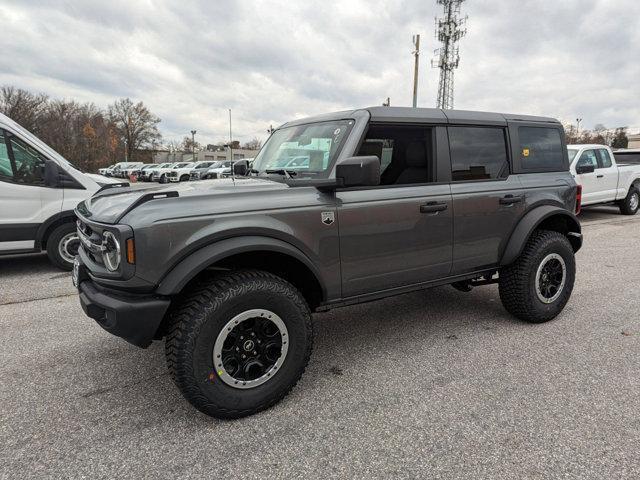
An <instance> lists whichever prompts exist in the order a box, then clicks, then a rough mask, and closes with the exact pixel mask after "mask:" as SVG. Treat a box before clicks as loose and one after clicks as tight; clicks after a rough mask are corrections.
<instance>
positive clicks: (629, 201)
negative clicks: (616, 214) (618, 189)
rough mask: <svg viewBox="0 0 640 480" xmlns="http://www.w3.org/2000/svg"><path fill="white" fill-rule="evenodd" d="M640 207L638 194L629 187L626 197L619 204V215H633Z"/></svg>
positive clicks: (634, 189) (633, 188)
mask: <svg viewBox="0 0 640 480" xmlns="http://www.w3.org/2000/svg"><path fill="white" fill-rule="evenodd" d="M638 207H640V192H638V189H637V188H635V187H631V188H630V189H629V192H628V193H627V196H626V197H625V199H624V200H622V201H621V202H620V213H622V214H623V215H635V214H636V213H638Z"/></svg>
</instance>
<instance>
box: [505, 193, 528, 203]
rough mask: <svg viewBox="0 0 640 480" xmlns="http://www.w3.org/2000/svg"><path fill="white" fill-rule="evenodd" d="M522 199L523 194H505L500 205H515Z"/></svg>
mask: <svg viewBox="0 0 640 480" xmlns="http://www.w3.org/2000/svg"><path fill="white" fill-rule="evenodd" d="M522 200H524V197H523V196H522V195H515V196H514V195H511V194H509V195H505V196H504V197H502V198H501V199H500V200H499V202H500V205H513V204H514V203H520V202H521V201H522Z"/></svg>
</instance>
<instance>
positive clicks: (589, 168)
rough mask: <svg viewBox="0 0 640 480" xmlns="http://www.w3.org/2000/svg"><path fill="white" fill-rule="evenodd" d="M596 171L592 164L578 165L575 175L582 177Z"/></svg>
mask: <svg viewBox="0 0 640 480" xmlns="http://www.w3.org/2000/svg"><path fill="white" fill-rule="evenodd" d="M595 170H596V167H595V166H594V165H593V163H586V164H584V165H578V166H577V167H576V173H577V174H578V175H582V174H583V173H593V172H594V171H595Z"/></svg>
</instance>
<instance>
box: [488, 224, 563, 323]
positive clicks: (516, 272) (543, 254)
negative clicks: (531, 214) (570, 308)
mask: <svg viewBox="0 0 640 480" xmlns="http://www.w3.org/2000/svg"><path fill="white" fill-rule="evenodd" d="M575 275H576V262H575V257H574V253H573V248H572V247H571V244H570V243H569V240H568V239H567V237H565V236H564V235H562V234H561V233H558V232H552V231H547V230H538V231H536V232H534V234H533V235H532V236H531V238H529V240H528V241H527V244H526V245H525V247H524V250H523V251H522V254H521V255H520V257H519V258H518V259H517V260H516V261H515V262H514V263H513V264H511V265H509V266H507V267H504V268H503V269H502V270H501V271H500V281H499V291H500V299H501V300H502V304H503V305H504V307H505V308H506V309H507V311H508V312H509V313H511V314H512V315H514V316H516V317H518V318H519V319H521V320H524V321H527V322H532V323H542V322H546V321H548V320H551V319H553V318H555V317H556V316H557V315H558V314H559V313H560V312H561V311H562V309H563V308H564V306H565V305H566V303H567V301H568V300H569V297H570V296H571V291H572V290H573V283H574V281H575Z"/></svg>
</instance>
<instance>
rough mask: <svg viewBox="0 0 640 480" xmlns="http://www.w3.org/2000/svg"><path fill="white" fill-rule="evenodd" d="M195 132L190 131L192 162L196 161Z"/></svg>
mask: <svg viewBox="0 0 640 480" xmlns="http://www.w3.org/2000/svg"><path fill="white" fill-rule="evenodd" d="M196 133H198V132H196V131H195V130H191V156H192V157H193V161H194V162H195V161H196Z"/></svg>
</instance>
